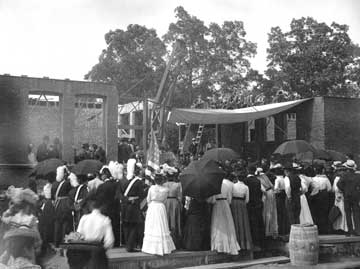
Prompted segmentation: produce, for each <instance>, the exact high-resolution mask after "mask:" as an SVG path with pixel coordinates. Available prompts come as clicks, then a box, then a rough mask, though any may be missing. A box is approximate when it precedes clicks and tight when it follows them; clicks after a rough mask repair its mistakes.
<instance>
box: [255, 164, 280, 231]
mask: <svg viewBox="0 0 360 269" xmlns="http://www.w3.org/2000/svg"><path fill="white" fill-rule="evenodd" d="M256 176H257V178H258V179H259V180H260V182H261V186H262V189H263V192H264V198H263V201H264V209H263V218H264V224H265V236H273V237H274V236H277V235H278V223H277V210H276V200H275V193H274V185H273V184H272V183H271V181H270V179H269V177H268V176H267V175H266V174H265V173H264V172H263V169H262V168H260V167H259V168H257V169H256Z"/></svg>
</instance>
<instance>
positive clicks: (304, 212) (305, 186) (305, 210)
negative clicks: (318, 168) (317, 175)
mask: <svg viewBox="0 0 360 269" xmlns="http://www.w3.org/2000/svg"><path fill="white" fill-rule="evenodd" d="M298 169H299V177H300V180H301V190H302V194H301V195H300V205H301V211H300V224H314V221H313V219H312V216H311V211H310V207H309V203H308V200H307V198H306V196H307V192H308V191H309V187H310V185H311V182H312V178H311V177H309V176H307V175H305V171H304V170H303V169H301V168H300V167H298Z"/></svg>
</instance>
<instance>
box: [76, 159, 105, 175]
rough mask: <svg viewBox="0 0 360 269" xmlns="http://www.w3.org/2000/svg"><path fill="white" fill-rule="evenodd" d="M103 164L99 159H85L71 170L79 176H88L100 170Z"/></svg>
mask: <svg viewBox="0 0 360 269" xmlns="http://www.w3.org/2000/svg"><path fill="white" fill-rule="evenodd" d="M101 167H103V164H102V163H101V162H100V161H98V160H83V161H80V162H78V163H77V164H75V166H74V167H73V169H72V170H71V172H73V173H74V174H75V175H77V176H86V175H88V174H95V173H96V172H99V171H100V169H101Z"/></svg>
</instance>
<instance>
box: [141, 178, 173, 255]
mask: <svg viewBox="0 0 360 269" xmlns="http://www.w3.org/2000/svg"><path fill="white" fill-rule="evenodd" d="M154 181H155V185H153V186H151V187H150V189H149V192H148V195H147V203H148V210H147V212H146V218H145V232H144V241H143V246H142V249H141V250H142V252H145V253H149V254H156V255H164V254H169V253H171V252H172V251H173V250H175V249H176V248H175V245H174V242H173V240H172V238H171V236H170V231H169V224H168V219H167V214H166V208H165V205H164V202H165V200H166V199H167V197H168V193H169V189H168V188H165V187H163V186H162V184H163V182H164V179H163V176H162V175H159V174H158V175H155V179H154Z"/></svg>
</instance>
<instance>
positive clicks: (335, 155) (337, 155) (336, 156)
mask: <svg viewBox="0 0 360 269" xmlns="http://www.w3.org/2000/svg"><path fill="white" fill-rule="evenodd" d="M327 152H328V154H329V155H330V158H331V160H333V161H340V162H342V163H343V162H346V160H347V157H346V155H345V154H343V153H341V152H338V151H336V150H328V151H327Z"/></svg>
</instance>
